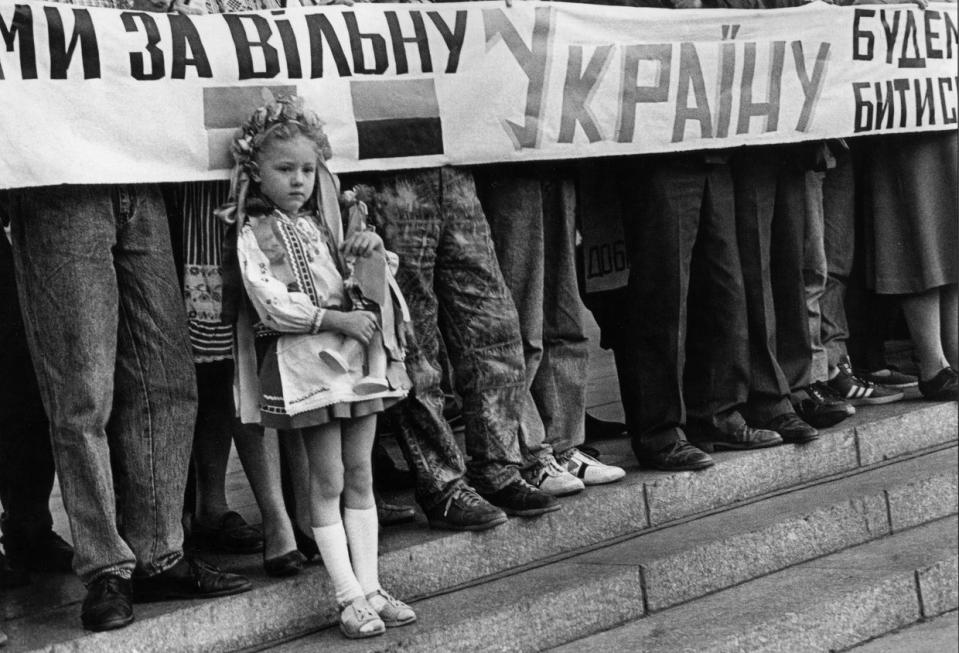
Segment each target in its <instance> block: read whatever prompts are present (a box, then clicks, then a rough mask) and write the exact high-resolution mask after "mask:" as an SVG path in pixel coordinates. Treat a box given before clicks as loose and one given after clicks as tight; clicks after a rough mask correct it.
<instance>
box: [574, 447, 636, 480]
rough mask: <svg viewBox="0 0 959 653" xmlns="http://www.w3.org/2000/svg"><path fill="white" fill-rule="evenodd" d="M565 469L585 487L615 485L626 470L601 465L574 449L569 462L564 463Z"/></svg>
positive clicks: (624, 474)
mask: <svg viewBox="0 0 959 653" xmlns="http://www.w3.org/2000/svg"><path fill="white" fill-rule="evenodd" d="M566 468H567V469H568V470H569V472H570V474H572V475H573V476H575V477H576V478H577V479H582V481H583V483H585V484H586V485H603V484H604V483H615V482H616V481H618V480H619V479H621V478H623V477H624V476H626V470H625V469H623V468H622V467H616V466H614V465H606V464H604V463H601V462H599V461H598V460H596V459H595V458H593V457H592V456H588V455H586V454H584V453H583V452H582V451H580V450H579V449H576V448H574V449H573V453H572V455H571V456H570V458H569V462H568V463H566Z"/></svg>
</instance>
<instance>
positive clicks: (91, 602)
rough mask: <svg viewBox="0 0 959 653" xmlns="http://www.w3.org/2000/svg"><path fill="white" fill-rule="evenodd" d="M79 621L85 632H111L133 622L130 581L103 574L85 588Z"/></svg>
mask: <svg viewBox="0 0 959 653" xmlns="http://www.w3.org/2000/svg"><path fill="white" fill-rule="evenodd" d="M80 621H81V622H82V623H83V627H84V628H86V629H87V630H94V631H100V630H113V629H114V628H123V627H124V626H126V625H128V624H130V623H131V622H132V621H133V588H132V586H131V583H130V580H129V579H127V578H122V577H120V576H115V575H113V574H104V575H103V576H100V577H99V578H97V579H96V580H94V581H93V582H92V583H90V585H89V586H88V587H87V595H86V596H85V597H84V598H83V605H82V607H81V608H80Z"/></svg>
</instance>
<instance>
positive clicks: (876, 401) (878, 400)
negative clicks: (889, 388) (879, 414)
mask: <svg viewBox="0 0 959 653" xmlns="http://www.w3.org/2000/svg"><path fill="white" fill-rule="evenodd" d="M905 396H906V395H905V394H904V393H902V392H898V393H896V394H894V395H889V396H887V397H862V398H860V399H846V401H848V402H849V403H850V404H852V405H853V406H881V405H882V404H891V403H893V402H896V401H899V400H900V399H902V398H903V397H905Z"/></svg>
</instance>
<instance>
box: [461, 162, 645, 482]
mask: <svg viewBox="0 0 959 653" xmlns="http://www.w3.org/2000/svg"><path fill="white" fill-rule="evenodd" d="M570 175H571V170H570V169H568V168H563V167H559V166H555V165H546V164H540V165H535V164H533V165H525V166H507V165H499V166H490V167H484V168H478V169H477V170H476V171H475V172H474V176H475V177H476V180H477V194H478V195H479V198H480V200H481V202H482V204H483V208H484V213H485V214H486V219H487V221H488V222H489V225H490V235H491V236H492V238H493V244H494V245H495V247H496V258H497V260H498V261H499V266H500V270H501V271H502V272H503V279H504V280H505V281H506V284H507V285H508V286H509V288H510V292H511V294H512V296H513V301H514V303H515V304H516V310H517V313H518V314H519V325H520V333H521V334H522V338H523V353H524V359H525V364H526V388H527V390H526V393H525V397H524V400H523V409H522V416H521V418H520V438H519V442H520V448H521V450H522V451H523V457H524V463H525V464H526V467H525V469H524V470H523V476H524V477H525V478H526V480H527V481H529V483H530V484H532V485H533V486H535V487H538V488H539V489H541V490H543V491H544V492H547V493H549V494H552V495H553V496H563V495H568V494H573V493H576V492H579V491H581V490H583V488H584V486H585V485H600V484H603V483H612V482H614V481H618V480H619V479H621V478H623V476H625V475H626V472H625V471H623V470H622V469H621V468H619V467H614V466H611V465H605V464H603V463H601V462H599V461H598V460H596V459H595V458H592V457H591V456H588V455H587V454H585V453H583V452H582V451H580V450H579V449H578V448H577V447H578V446H579V445H581V444H583V441H584V440H585V437H586V429H585V419H586V382H587V380H588V378H589V374H588V371H589V370H588V368H589V351H588V345H589V341H588V339H587V337H586V333H585V325H584V324H583V307H582V304H581V302H580V298H579V290H578V288H577V285H576V254H575V252H576V249H575V247H576V245H575V222H574V216H573V204H574V203H575V193H574V192H568V191H572V190H573V187H572V179H571V178H570ZM547 256H548V257H549V264H548V265H547V262H546V261H547Z"/></svg>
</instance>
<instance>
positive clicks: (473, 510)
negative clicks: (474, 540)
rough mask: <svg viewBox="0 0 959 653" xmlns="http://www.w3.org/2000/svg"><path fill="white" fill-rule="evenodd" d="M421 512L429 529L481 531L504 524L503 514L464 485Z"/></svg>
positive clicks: (504, 514) (504, 516)
mask: <svg viewBox="0 0 959 653" xmlns="http://www.w3.org/2000/svg"><path fill="white" fill-rule="evenodd" d="M423 512H425V513H426V519H427V520H428V521H429V523H430V527H432V528H445V529H448V530H453V531H483V530H486V529H487V528H493V527H494V526H499V525H500V524H504V523H506V513H505V512H503V511H502V510H500V509H499V508H497V507H495V506H492V505H490V504H489V502H487V501H486V500H484V499H483V498H482V497H481V496H480V495H478V494H476V492H475V491H474V490H473V489H472V488H470V487H467V486H465V485H460V486H458V487H457V488H456V489H454V490H453V493H452V494H450V495H449V497H447V498H446V500H445V501H442V502H440V503H439V504H437V505H435V506H433V507H432V508H429V509H424V511H423Z"/></svg>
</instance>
